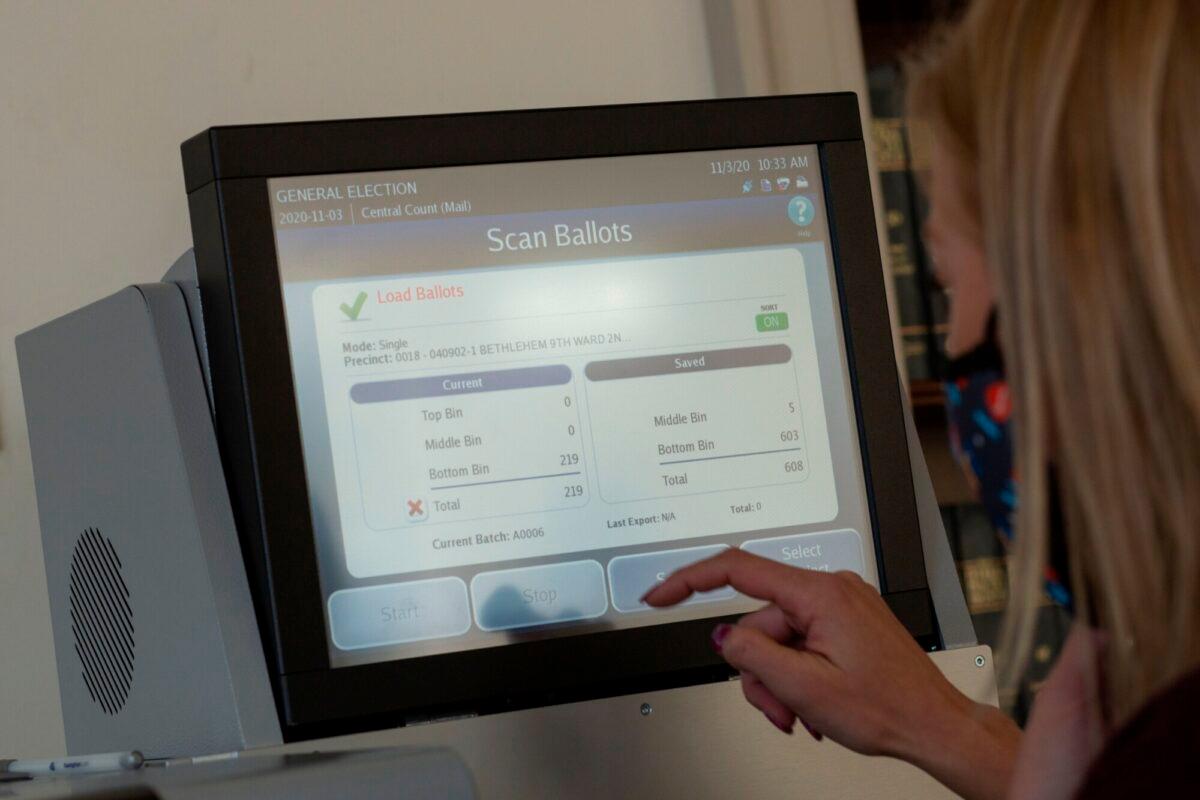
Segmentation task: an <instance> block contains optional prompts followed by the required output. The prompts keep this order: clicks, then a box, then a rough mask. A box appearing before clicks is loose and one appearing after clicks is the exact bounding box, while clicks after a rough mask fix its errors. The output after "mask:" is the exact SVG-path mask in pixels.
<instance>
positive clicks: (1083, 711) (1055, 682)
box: [1010, 627, 1107, 800]
mask: <svg viewBox="0 0 1200 800" xmlns="http://www.w3.org/2000/svg"><path fill="white" fill-rule="evenodd" d="M1106 645H1107V639H1106V638H1105V635H1104V634H1103V633H1100V632H1098V631H1095V630H1092V629H1090V628H1084V627H1077V628H1076V629H1075V630H1073V631H1071V636H1070V637H1069V638H1068V639H1067V642H1066V644H1065V645H1063V650H1062V653H1061V654H1060V655H1059V657H1058V663H1056V664H1055V665H1054V669H1053V670H1052V671H1051V672H1050V676H1049V677H1048V678H1047V679H1046V682H1045V683H1044V684H1043V685H1042V688H1041V689H1039V690H1038V693H1037V699H1036V700H1034V703H1033V712H1032V713H1031V714H1030V715H1029V724H1028V725H1026V727H1025V736H1024V741H1022V742H1021V755H1020V758H1019V759H1018V760H1017V770H1016V774H1015V776H1014V777H1013V782H1012V788H1011V792H1010V796H1011V797H1014V798H1021V800H1043V798H1045V799H1046V800H1049V799H1050V798H1059V797H1074V796H1075V794H1076V792H1078V791H1079V788H1080V785H1081V784H1082V783H1083V779H1084V776H1086V775H1087V771H1088V769H1089V767H1091V764H1092V761H1094V760H1095V758H1096V756H1097V755H1098V754H1099V753H1100V750H1101V748H1102V747H1103V746H1104V740H1105V738H1106V736H1107V726H1106V725H1105V722H1104V720H1103V718H1102V717H1101V714H1100V703H1099V702H1098V700H1097V696H1098V693H1097V690H1098V688H1099V684H1098V676H1099V672H1098V670H1099V657H1100V655H1101V654H1102V653H1103V651H1104V648H1105V646H1106Z"/></svg>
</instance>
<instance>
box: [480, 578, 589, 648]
mask: <svg viewBox="0 0 1200 800" xmlns="http://www.w3.org/2000/svg"><path fill="white" fill-rule="evenodd" d="M471 600H472V602H473V603H474V606H475V623H476V624H477V625H479V627H480V628H482V629H483V630H485V631H504V630H510V629H512V628H531V627H535V626H537V625H550V624H553V623H556V622H570V621H572V620H580V619H592V618H594V617H598V616H600V615H601V614H603V613H604V612H605V611H607V610H608V591H607V590H606V589H605V586H604V568H603V567H601V566H600V564H599V563H598V562H596V561H571V562H568V563H566V564H544V565H542V566H538V567H523V568H521V569H506V570H499V571H496V572H481V573H479V574H478V575H476V576H475V577H474V578H472V579H471Z"/></svg>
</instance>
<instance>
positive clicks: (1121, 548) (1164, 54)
mask: <svg viewBox="0 0 1200 800" xmlns="http://www.w3.org/2000/svg"><path fill="white" fill-rule="evenodd" d="M909 102H910V107H909V110H910V113H911V114H913V115H914V117H915V118H916V119H919V120H921V121H923V122H924V123H926V124H927V126H928V130H929V131H930V132H931V133H932V136H933V138H934V141H936V142H937V143H938V145H939V147H938V150H939V152H941V153H943V154H948V155H949V157H950V158H951V159H952V161H954V162H955V163H954V164H953V166H954V167H956V169H955V170H954V173H955V174H956V175H957V176H958V177H959V179H960V180H959V183H960V187H961V196H960V197H959V198H958V199H959V200H960V201H961V203H962V204H963V205H964V207H965V208H966V209H967V210H968V212H970V214H971V216H972V217H973V219H974V220H975V221H977V223H978V226H979V228H978V232H979V235H980V237H981V239H980V241H981V245H982V247H983V250H984V252H985V253H986V256H987V262H988V268H989V272H990V275H991V280H992V284H993V288H994V291H995V294H996V297H997V311H998V315H999V323H1000V325H999V329H1000V336H1001V341H1002V345H1003V349H1004V354H1005V359H1006V363H1007V365H1008V377H1009V382H1010V386H1011V389H1012V396H1013V400H1014V420H1015V423H1014V424H1015V430H1016V454H1015V459H1016V460H1015V462H1014V463H1015V464H1016V471H1017V476H1018V485H1019V504H1018V505H1019V508H1018V510H1017V523H1016V544H1015V549H1014V552H1013V562H1014V570H1013V578H1012V594H1011V599H1010V606H1009V612H1008V618H1007V622H1006V626H1005V634H1004V636H1003V644H1002V650H1003V652H1004V653H1005V654H1006V655H1007V667H1008V671H1007V674H1008V676H1010V677H1011V676H1012V675H1015V674H1017V673H1018V672H1019V671H1020V670H1021V669H1023V667H1024V665H1025V664H1026V663H1027V660H1028V656H1029V653H1030V650H1031V643H1032V639H1033V633H1034V626H1035V623H1036V618H1035V614H1036V612H1037V607H1038V606H1039V605H1041V603H1042V597H1043V575H1044V570H1045V565H1046V562H1047V557H1048V550H1049V541H1050V531H1049V530H1048V528H1049V524H1050V520H1049V513H1050V500H1049V495H1050V492H1051V491H1052V489H1051V487H1050V485H1049V484H1050V480H1051V477H1050V473H1051V468H1052V467H1053V471H1054V473H1055V474H1056V475H1057V479H1058V480H1057V484H1058V489H1059V493H1060V498H1061V501H1062V508H1063V512H1064V517H1065V519H1064V524H1065V536H1066V544H1067V550H1068V554H1069V565H1070V570H1071V578H1072V580H1071V584H1072V585H1071V589H1072V592H1073V595H1074V597H1075V603H1076V606H1077V611H1078V613H1079V615H1080V617H1081V619H1083V620H1084V621H1087V622H1089V623H1091V624H1093V625H1098V626H1100V627H1102V628H1104V629H1106V630H1107V631H1108V634H1109V644H1108V647H1107V649H1106V654H1105V656H1104V660H1103V662H1102V663H1103V671H1102V676H1103V677H1102V680H1101V682H1100V685H1101V686H1102V687H1103V695H1102V697H1101V701H1102V702H1104V704H1105V708H1106V711H1107V713H1108V714H1109V717H1110V720H1111V721H1112V722H1114V723H1119V722H1121V721H1123V720H1125V719H1127V718H1128V717H1129V716H1130V714H1132V712H1134V711H1135V710H1137V708H1139V707H1140V706H1141V705H1142V704H1144V703H1145V702H1146V701H1147V700H1148V699H1149V698H1150V697H1151V696H1152V695H1153V694H1154V693H1155V692H1157V691H1159V690H1160V689H1162V688H1164V687H1165V686H1166V685H1168V684H1169V683H1170V682H1172V681H1173V680H1175V679H1176V678H1178V677H1179V676H1180V675H1181V674H1182V673H1184V672H1186V671H1188V670H1190V669H1193V668H1195V667H1196V666H1197V665H1200V111H1198V110H1197V108H1198V105H1200V3H1196V2H1194V1H1193V0H1065V1H1064V2H1048V0H982V1H981V2H976V3H974V4H973V5H972V6H971V8H970V9H969V10H968V12H967V13H966V15H965V17H964V18H963V19H962V20H961V21H960V22H958V23H957V24H956V25H955V26H954V27H953V28H951V29H950V30H948V31H947V32H945V33H944V34H943V35H942V36H941V37H940V39H939V40H938V41H937V42H936V44H935V45H934V46H933V47H932V48H931V49H930V50H929V51H928V52H927V53H925V54H924V55H923V56H921V58H920V59H919V60H918V61H917V62H916V63H915V64H914V66H913V69H912V70H911V71H910V94H909Z"/></svg>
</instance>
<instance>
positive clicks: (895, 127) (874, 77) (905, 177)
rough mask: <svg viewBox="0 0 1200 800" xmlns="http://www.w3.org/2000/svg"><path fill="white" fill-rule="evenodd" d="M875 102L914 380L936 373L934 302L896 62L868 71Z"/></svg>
mask: <svg viewBox="0 0 1200 800" xmlns="http://www.w3.org/2000/svg"><path fill="white" fill-rule="evenodd" d="M867 82H868V86H869V90H870V100H871V115H872V117H873V119H872V121H871V139H872V146H873V147H874V151H875V166H876V168H877V169H878V170H879V185H880V190H881V192H882V194H883V204H884V210H885V219H886V222H887V249H888V252H887V257H888V263H889V264H890V266H891V271H892V283H893V288H894V292H895V298H896V312H897V314H898V316H899V320H898V322H899V333H900V342H901V350H902V351H903V353H904V358H905V369H906V371H907V373H908V379H909V382H910V383H911V382H912V381H920V380H930V379H932V378H934V377H935V374H936V373H935V372H934V370H933V361H932V357H933V354H932V352H931V350H930V345H931V344H932V343H933V339H932V337H933V330H932V328H931V320H930V316H929V314H930V308H929V302H928V300H927V299H926V297H925V296H924V285H923V284H924V279H923V275H922V273H921V271H919V269H918V248H919V247H920V237H919V235H918V231H919V226H920V221H919V219H918V218H917V217H916V213H917V208H916V204H915V197H914V196H913V183H912V180H911V176H910V175H909V148H908V143H907V141H906V132H905V129H904V116H903V102H902V89H901V87H900V74H899V70H898V69H897V68H896V67H895V66H892V65H887V66H882V67H877V68H875V69H873V70H871V72H870V73H869V74H868V76H867Z"/></svg>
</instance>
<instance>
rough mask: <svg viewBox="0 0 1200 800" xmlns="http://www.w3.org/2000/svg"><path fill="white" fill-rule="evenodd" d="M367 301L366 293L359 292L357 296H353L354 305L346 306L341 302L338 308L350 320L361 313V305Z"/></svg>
mask: <svg viewBox="0 0 1200 800" xmlns="http://www.w3.org/2000/svg"><path fill="white" fill-rule="evenodd" d="M366 302H367V293H366V292H359V293H358V297H356V298H354V305H352V306H348V305H346V304H345V303H342V304H341V305H340V306H338V308H340V309H342V313H343V314H345V315H346V316H347V317H349V318H350V319H352V320H355V319H358V315H359V314H360V313H362V309H363V305H364V304H365V303H366Z"/></svg>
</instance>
